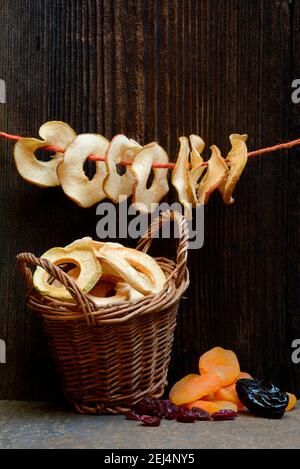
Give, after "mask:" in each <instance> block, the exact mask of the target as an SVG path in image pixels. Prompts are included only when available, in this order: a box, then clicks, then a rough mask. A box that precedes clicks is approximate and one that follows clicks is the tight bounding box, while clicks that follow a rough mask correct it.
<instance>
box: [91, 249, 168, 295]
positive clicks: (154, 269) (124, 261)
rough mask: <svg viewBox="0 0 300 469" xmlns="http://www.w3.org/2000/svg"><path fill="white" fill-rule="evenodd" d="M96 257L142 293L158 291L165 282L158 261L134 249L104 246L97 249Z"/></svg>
mask: <svg viewBox="0 0 300 469" xmlns="http://www.w3.org/2000/svg"><path fill="white" fill-rule="evenodd" d="M98 258H99V259H100V261H103V260H104V261H106V262H107V263H108V264H109V265H110V266H111V267H112V268H113V270H114V271H115V272H117V273H118V275H119V276H120V277H122V278H123V280H124V281H125V282H126V283H128V284H129V285H130V286H131V287H132V288H134V289H135V290H137V291H138V292H140V293H142V294H143V295H150V294H152V293H159V292H160V291H161V290H162V289H163V286H164V284H165V282H166V277H165V274H164V273H163V271H162V269H161V268H160V266H159V265H158V263H157V262H156V261H155V260H154V259H153V258H152V257H150V256H149V255H148V254H145V253H143V252H140V251H137V250H135V249H130V248H112V247H110V246H105V247H103V248H102V249H100V250H99V251H98Z"/></svg>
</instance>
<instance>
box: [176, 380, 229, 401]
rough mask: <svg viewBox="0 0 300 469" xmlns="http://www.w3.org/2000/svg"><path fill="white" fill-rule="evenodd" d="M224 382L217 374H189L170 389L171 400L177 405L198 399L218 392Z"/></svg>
mask: <svg viewBox="0 0 300 469" xmlns="http://www.w3.org/2000/svg"><path fill="white" fill-rule="evenodd" d="M221 386H222V383H221V381H220V378H219V376H218V375H216V374H213V373H211V374H206V375H203V376H200V375H187V376H185V377H184V378H182V379H181V380H180V381H177V383H175V384H174V386H173V387H172V389H171V391H170V395H169V398H170V401H171V402H173V404H176V405H182V404H186V403H188V402H193V401H196V400H197V399H201V397H203V396H206V395H208V394H211V393H214V392H216V391H217V390H218V389H219V388H220V387H221Z"/></svg>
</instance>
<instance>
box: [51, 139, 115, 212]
mask: <svg viewBox="0 0 300 469" xmlns="http://www.w3.org/2000/svg"><path fill="white" fill-rule="evenodd" d="M108 145H109V142H108V140H106V138H104V137H102V135H96V134H83V135H79V136H78V137H77V138H76V139H75V140H74V142H73V143H72V145H70V146H69V148H68V149H67V151H66V153H65V156H64V159H63V161H62V162H61V163H60V164H59V165H58V167H57V175H58V179H59V180H60V183H61V186H62V189H63V191H64V193H65V194H66V195H67V196H68V197H70V199H72V200H73V201H74V202H76V203H77V204H78V205H80V206H81V207H85V208H87V207H92V206H93V205H94V204H96V203H97V202H100V201H101V200H103V199H105V198H106V195H105V193H104V191H103V180H104V178H105V175H106V169H105V164H104V163H103V162H101V161H95V166H96V172H95V175H94V177H93V178H92V179H91V180H89V178H88V177H87V176H86V175H85V173H84V169H83V165H84V163H85V161H86V159H87V157H88V156H90V155H92V154H96V155H103V154H104V153H105V152H106V150H107V148H108Z"/></svg>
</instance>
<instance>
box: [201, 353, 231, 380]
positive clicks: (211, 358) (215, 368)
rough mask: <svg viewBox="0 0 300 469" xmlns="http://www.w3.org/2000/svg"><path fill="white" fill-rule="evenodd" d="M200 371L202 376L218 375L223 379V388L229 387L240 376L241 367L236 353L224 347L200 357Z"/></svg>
mask: <svg viewBox="0 0 300 469" xmlns="http://www.w3.org/2000/svg"><path fill="white" fill-rule="evenodd" d="M199 370H200V374H201V375H205V374H208V373H214V374H217V375H218V376H219V377H220V379H221V382H222V386H228V385H229V384H232V383H233V382H234V381H235V380H236V379H237V377H238V376H239V374H240V365H239V362H238V359H237V356H236V354H235V353H234V352H232V351H231V350H225V349H223V348H222V347H215V348H213V349H211V350H209V351H208V352H206V353H204V355H202V356H201V357H200V360H199Z"/></svg>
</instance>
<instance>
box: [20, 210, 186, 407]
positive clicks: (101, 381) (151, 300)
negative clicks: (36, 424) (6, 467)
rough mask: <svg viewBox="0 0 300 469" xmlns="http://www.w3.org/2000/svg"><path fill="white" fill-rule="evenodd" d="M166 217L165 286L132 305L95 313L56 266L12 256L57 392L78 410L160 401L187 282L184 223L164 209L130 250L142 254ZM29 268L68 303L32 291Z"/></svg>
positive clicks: (96, 309)
mask: <svg viewBox="0 0 300 469" xmlns="http://www.w3.org/2000/svg"><path fill="white" fill-rule="evenodd" d="M171 220H174V221H175V222H176V223H177V227H178V235H179V243H178V249H177V259H176V263H174V262H173V261H171V260H169V259H166V258H163V257H161V258H157V259H156V260H157V261H158V263H159V265H160V266H161V268H162V269H163V271H164V272H165V274H166V277H167V282H166V284H165V287H164V289H163V290H162V291H161V292H160V293H159V294H156V295H151V296H147V297H144V298H142V299H140V300H138V301H135V302H128V301H126V302H124V301H123V302H119V303H114V304H112V305H107V306H105V307H101V308H99V307H97V306H96V305H95V304H94V303H93V301H92V300H91V299H90V298H89V295H87V294H85V293H83V292H82V291H81V290H80V289H79V288H78V287H77V284H76V283H75V282H74V281H73V280H72V279H71V278H70V277H69V276H68V275H67V274H66V273H65V272H64V271H63V270H62V269H61V268H59V267H57V266H55V265H53V264H51V263H50V262H49V261H47V260H45V259H40V258H37V257H35V256H34V255H33V254H29V253H23V254H19V256H18V257H17V259H18V264H19V267H20V270H21V272H22V275H23V277H24V279H25V283H26V298H27V304H28V306H29V308H30V309H32V310H34V311H36V312H38V313H39V314H40V316H41V318H42V321H43V325H44V329H45V332H46V335H47V338H48V342H49V345H50V348H51V351H52V355H53V358H54V360H55V363H56V366H57V369H58V370H59V372H60V374H61V377H62V384H63V389H64V393H65V395H66V397H67V398H68V400H69V401H70V402H71V404H72V405H73V406H74V407H75V408H76V410H77V411H78V412H80V413H93V414H95V413H122V412H124V411H126V409H127V408H128V406H129V405H132V404H134V403H136V402H137V401H139V400H140V399H142V398H143V397H145V396H151V397H153V398H159V397H161V396H162V394H163V392H164V388H165V386H166V385H167V373H168V366H169V362H170V356H171V350H172V343H173V336H174V329H175V327H176V317H177V311H178V305H179V301H180V297H181V296H182V294H183V293H184V291H185V290H186V289H187V287H188V284H189V275H188V271H187V268H186V263H187V251H188V228H187V224H186V221H185V219H184V218H183V217H182V216H181V215H180V214H179V213H178V212H170V211H168V212H164V213H163V214H162V215H161V216H160V217H159V218H158V219H156V220H155V222H154V223H153V224H152V225H151V226H150V227H149V229H148V231H147V233H146V234H145V235H144V236H143V237H142V238H141V240H140V241H139V243H138V246H137V249H139V250H140V251H143V252H147V251H148V250H149V248H150V245H151V243H152V240H153V237H154V235H155V233H156V232H157V231H158V230H159V228H160V227H161V226H162V225H163V224H164V223H165V222H170V221H171ZM28 264H29V265H32V266H39V267H42V268H44V269H45V270H46V271H47V272H48V273H49V275H50V277H51V278H52V279H57V280H59V281H60V282H61V284H62V285H64V286H65V287H66V288H67V289H68V291H69V292H70V293H71V295H72V297H73V298H74V300H75V301H74V302H73V303H71V302H61V301H58V300H54V299H52V298H50V297H47V296H42V295H40V294H39V293H38V292H36V291H35V289H34V287H33V279H32V271H31V270H30V269H29V267H28V266H27V265H28Z"/></svg>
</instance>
